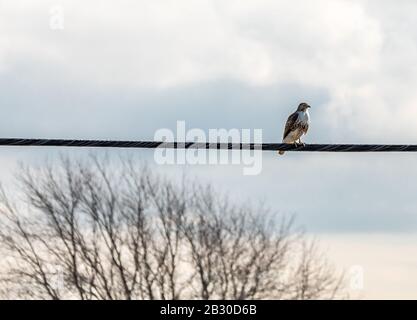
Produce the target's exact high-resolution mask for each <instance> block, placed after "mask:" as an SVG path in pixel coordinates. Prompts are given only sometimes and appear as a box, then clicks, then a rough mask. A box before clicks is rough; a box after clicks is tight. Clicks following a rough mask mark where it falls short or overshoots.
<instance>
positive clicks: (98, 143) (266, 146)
mask: <svg viewBox="0 0 417 320" xmlns="http://www.w3.org/2000/svg"><path fill="white" fill-rule="evenodd" d="M0 146H45V147H47V146H49V147H98V148H141V149H155V148H167V149H229V150H230V149H233V150H255V149H256V150H262V151H278V150H282V151H304V152H417V145H409V144H403V145H399V144H391V145H385V144H307V145H305V146H295V145H292V144H285V143H262V144H257V143H209V142H162V141H117V140H71V139H19V138H10V139H8V138H0Z"/></svg>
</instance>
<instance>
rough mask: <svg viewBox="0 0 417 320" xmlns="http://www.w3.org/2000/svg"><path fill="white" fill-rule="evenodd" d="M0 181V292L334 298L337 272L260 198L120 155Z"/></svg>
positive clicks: (43, 296)
mask: <svg viewBox="0 0 417 320" xmlns="http://www.w3.org/2000/svg"><path fill="white" fill-rule="evenodd" d="M17 180H18V182H19V183H18V186H19V187H18V191H17V192H16V193H14V198H13V199H11V198H10V197H9V196H8V195H7V194H6V192H5V190H4V188H2V192H1V197H0V203H1V207H0V241H1V244H0V248H1V251H2V255H3V257H4V259H2V261H3V262H2V265H1V266H0V268H2V271H3V272H2V276H1V278H0V282H1V290H0V294H1V295H2V296H3V297H6V296H7V297H17V298H19V297H21V298H38V299H62V298H66V299H67V298H75V299H185V298H197V299H264V298H274V299H317V298H326V299H331V298H335V297H339V295H340V294H341V292H342V291H341V286H340V284H341V277H340V276H338V275H337V274H336V273H335V272H334V271H333V270H332V269H331V268H330V267H329V266H328V264H327V262H326V259H325V258H324V257H322V256H320V255H319V254H318V253H317V251H316V249H315V246H314V243H312V242H309V241H307V240H306V238H305V236H303V235H302V234H301V233H300V232H296V231H295V229H294V228H293V221H292V219H289V220H286V219H278V217H277V215H274V214H271V213H270V212H269V211H268V210H266V209H264V208H263V207H259V208H253V207H251V206H249V205H238V206H236V205H232V204H231V202H230V201H229V200H228V198H227V197H224V196H222V195H219V194H218V193H216V192H215V191H213V188H211V187H210V186H203V185H201V184H198V183H186V181H183V182H182V183H174V182H172V181H169V180H167V179H164V178H162V177H160V176H157V175H154V174H153V173H152V171H151V170H150V169H149V168H147V167H146V166H137V165H136V164H135V163H134V161H132V160H129V159H121V160H120V161H119V162H118V166H114V165H112V163H111V162H110V161H109V160H108V159H97V158H91V159H90V160H88V161H84V162H82V161H73V160H69V159H63V160H62V161H61V162H60V163H59V164H55V165H48V166H45V167H40V168H34V167H29V168H27V167H22V169H21V170H20V172H19V175H18V177H17Z"/></svg>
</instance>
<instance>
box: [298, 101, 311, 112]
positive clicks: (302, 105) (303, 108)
mask: <svg viewBox="0 0 417 320" xmlns="http://www.w3.org/2000/svg"><path fill="white" fill-rule="evenodd" d="M309 108H311V107H310V105H308V104H307V103H305V102H302V103H300V105H299V106H298V108H297V111H303V112H305V111H306V110H307V109H309Z"/></svg>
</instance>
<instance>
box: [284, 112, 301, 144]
mask: <svg viewBox="0 0 417 320" xmlns="http://www.w3.org/2000/svg"><path fill="white" fill-rule="evenodd" d="M297 119H298V112H297V111H296V112H294V113H293V114H291V115H290V116H289V117H288V120H287V123H286V124H285V130H284V136H283V139H285V138H286V137H287V136H288V134H289V133H290V132H291V131H292V130H294V126H295V124H296V122H297Z"/></svg>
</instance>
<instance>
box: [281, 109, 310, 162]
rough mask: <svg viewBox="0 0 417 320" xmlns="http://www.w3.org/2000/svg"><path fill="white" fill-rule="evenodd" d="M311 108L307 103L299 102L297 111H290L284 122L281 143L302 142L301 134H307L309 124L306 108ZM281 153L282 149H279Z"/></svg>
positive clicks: (282, 152)
mask: <svg viewBox="0 0 417 320" xmlns="http://www.w3.org/2000/svg"><path fill="white" fill-rule="evenodd" d="M309 108H311V107H310V106H309V105H308V104H307V103H300V105H299V106H298V108H297V111H295V112H294V113H292V114H291V115H290V116H289V117H288V119H287V122H286V124H285V129H284V135H283V137H282V142H283V143H294V144H296V145H297V140H298V143H300V144H303V142H302V141H301V136H302V135H305V134H307V131H308V128H309V126H310V115H309V113H308V109H309ZM278 153H279V154H281V155H283V154H284V153H285V152H284V151H279V152H278Z"/></svg>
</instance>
